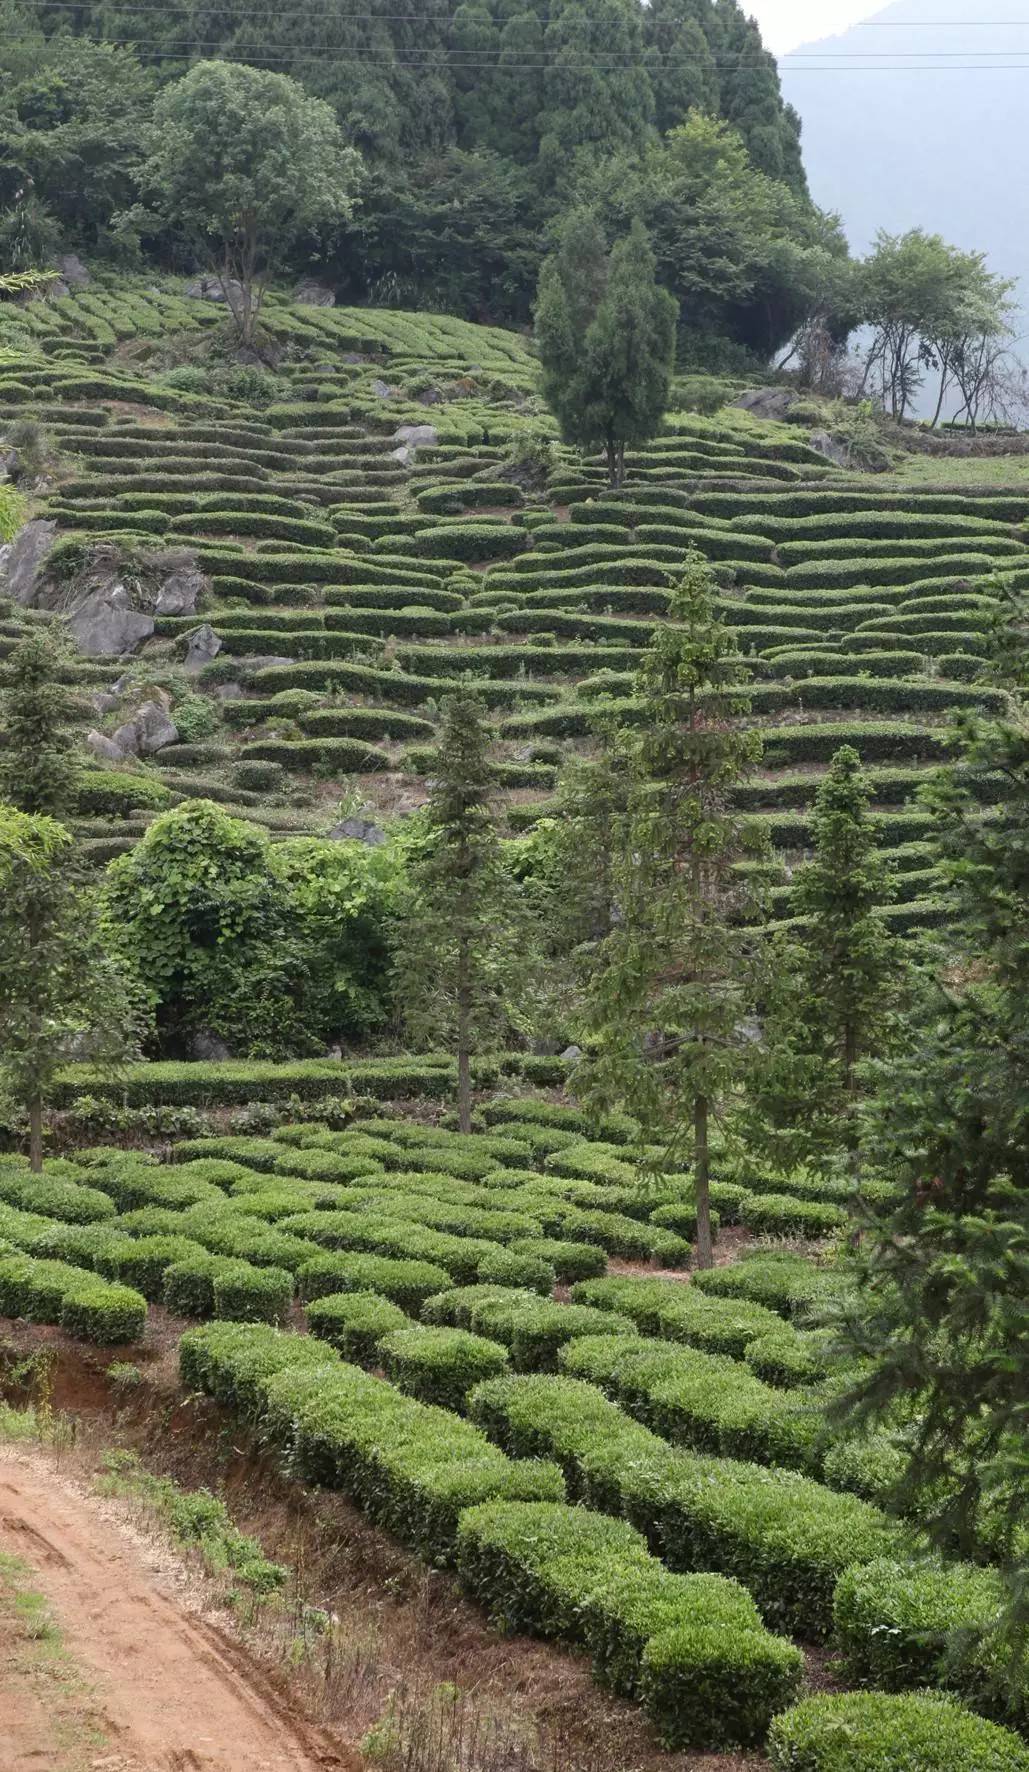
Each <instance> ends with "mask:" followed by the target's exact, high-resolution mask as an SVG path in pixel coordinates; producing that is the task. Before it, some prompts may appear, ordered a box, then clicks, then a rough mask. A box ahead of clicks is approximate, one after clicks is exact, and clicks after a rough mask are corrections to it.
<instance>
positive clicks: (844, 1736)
mask: <svg viewBox="0 0 1029 1772" xmlns="http://www.w3.org/2000/svg"><path fill="white" fill-rule="evenodd" d="M768 1753H769V1758H770V1759H771V1762H772V1765H773V1767H774V1768H775V1772H887V1769H888V1772H972V1768H973V1767H974V1769H975V1772H1029V1748H1027V1747H1026V1745H1025V1743H1024V1742H1022V1741H1020V1740H1019V1739H1018V1737H1017V1736H1016V1735H1012V1734H1011V1733H1010V1732H1009V1731H1008V1730H1007V1729H1000V1728H998V1727H997V1725H996V1724H995V1723H988V1722H986V1721H985V1720H984V1719H983V1718H982V1717H977V1716H973V1715H972V1713H971V1711H967V1710H963V1709H962V1707H961V1706H960V1705H958V1704H955V1703H954V1702H953V1700H949V1699H947V1698H944V1697H943V1696H942V1695H940V1694H938V1693H928V1692H925V1693H919V1694H917V1695H914V1694H913V1695H911V1696H908V1697H896V1698H895V1697H890V1696H888V1695H887V1694H885V1693H882V1692H842V1693H821V1694H820V1695H818V1696H817V1697H814V1698H806V1699H804V1700H803V1701H802V1703H800V1704H798V1705H795V1706H794V1707H793V1709H792V1710H788V1711H786V1713H785V1714H784V1715H783V1716H779V1717H776V1718H775V1720H774V1721H773V1723H772V1726H771V1730H770V1731H769V1736H768Z"/></svg>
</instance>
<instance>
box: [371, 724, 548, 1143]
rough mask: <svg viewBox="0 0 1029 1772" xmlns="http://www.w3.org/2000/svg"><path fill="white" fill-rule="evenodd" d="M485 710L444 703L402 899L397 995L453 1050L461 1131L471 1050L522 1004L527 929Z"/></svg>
mask: <svg viewBox="0 0 1029 1772" xmlns="http://www.w3.org/2000/svg"><path fill="white" fill-rule="evenodd" d="M494 785H495V776H494V771H493V768H492V765H491V763H490V755H489V733H488V730H487V727H486V722H485V711H484V709H483V707H482V704H481V703H480V702H478V701H477V700H476V699H475V698H474V696H471V695H468V694H457V695H453V696H450V697H448V699H447V700H446V701H445V702H444V704H443V719H442V725H441V730H440V741H439V747H438V751H437V754H436V762H435V776H434V782H433V787H432V792H431V794H430V796H429V802H428V805H427V807H426V809H425V824H424V833H423V835H422V838H421V842H420V846H419V847H418V849H417V850H416V851H415V853H414V856H413V859H412V863H411V868H410V878H409V882H408V890H407V893H406V897H405V901H404V903H403V905H402V907H401V915H400V919H399V930H398V955H397V962H396V978H397V995H398V1001H399V1003H400V1005H401V1007H402V1011H403V1015H404V1018H405V1021H406V1023H407V1026H408V1028H409V1030H410V1032H411V1033H412V1034H413V1036H414V1037H415V1038H416V1039H418V1040H420V1041H424V1042H426V1043H428V1044H431V1045H437V1044H439V1043H441V1042H442V1043H446V1044H449V1045H451V1046H452V1047H453V1048H454V1049H455V1051H456V1056H457V1077H458V1084H457V1104H458V1119H459V1124H460V1129H461V1131H462V1132H470V1131H471V1112H472V1105H471V1104H472V1081H471V1066H472V1058H473V1056H474V1054H475V1052H476V1051H477V1050H479V1049H481V1048H482V1047H483V1046H484V1045H489V1044H490V1043H492V1042H493V1041H494V1040H495V1039H496V1038H497V1036H498V1035H499V1034H501V1033H502V1032H505V1031H506V1030H507V1028H508V1026H509V1025H510V1022H511V1020H512V1019H517V1017H518V1014H519V1008H520V1003H521V999H522V994H523V991H524V987H525V981H526V977H527V969H528V966H529V942H528V931H527V929H526V928H525V926H524V922H523V920H522V918H521V917H520V914H519V904H518V899H517V894H516V891H515V888H514V884H513V881H512V879H511V876H510V875H509V873H508V872H507V870H506V869H505V867H504V862H503V857H502V854H501V847H500V840H499V836H498V833H497V827H496V821H495V817H494V813H493V804H492V802H493V794H494Z"/></svg>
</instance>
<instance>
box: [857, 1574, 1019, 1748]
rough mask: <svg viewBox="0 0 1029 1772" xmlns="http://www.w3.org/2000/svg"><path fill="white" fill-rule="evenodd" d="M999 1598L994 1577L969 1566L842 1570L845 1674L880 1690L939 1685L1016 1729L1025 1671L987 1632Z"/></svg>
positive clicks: (999, 1584) (1000, 1603) (994, 1618)
mask: <svg viewBox="0 0 1029 1772" xmlns="http://www.w3.org/2000/svg"><path fill="white" fill-rule="evenodd" d="M1003 1604H1004V1586H1003V1583H1002V1581H1001V1579H1000V1576H999V1575H998V1574H997V1573H996V1571H995V1570H993V1569H981V1568H978V1567H977V1566H976V1565H974V1564H971V1563H951V1564H944V1565H940V1564H935V1563H919V1564H910V1563H898V1562H890V1561H887V1560H885V1559H879V1560H877V1561H874V1562H870V1563H866V1564H864V1565H863V1566H862V1567H858V1568H852V1569H848V1570H845V1571H844V1573H843V1575H842V1576H841V1577H840V1581H839V1584H838V1586H837V1589H836V1601H835V1608H834V1612H835V1623H836V1636H837V1640H838V1642H839V1645H840V1649H841V1651H842V1654H843V1661H844V1667H845V1671H846V1674H847V1677H848V1679H851V1680H854V1681H855V1682H856V1683H858V1684H860V1685H869V1686H878V1687H880V1688H881V1689H882V1690H883V1691H886V1692H900V1691H903V1690H904V1689H905V1688H910V1687H915V1686H923V1685H924V1686H943V1687H945V1688H948V1689H949V1690H951V1691H952V1692H955V1693H957V1694H959V1696H960V1697H962V1698H964V1699H967V1701H968V1702H969V1703H970V1704H972V1705H974V1707H975V1709H976V1710H981V1711H984V1712H985V1713H986V1714H987V1715H989V1716H993V1717H995V1718H996V1719H997V1720H998V1721H1000V1722H1008V1723H1011V1724H1012V1726H1013V1727H1015V1728H1019V1729H1022V1730H1024V1729H1025V1727H1026V1724H1027V1723H1029V1672H1027V1669H1026V1666H1025V1663H1024V1661H1023V1660H1020V1659H1016V1657H1015V1656H1014V1655H1013V1654H1012V1651H1011V1650H1010V1648H1005V1647H1004V1645H1003V1642H1002V1640H1001V1639H1000V1638H999V1637H998V1636H997V1635H996V1626H997V1623H998V1619H999V1617H1000V1614H1001V1611H1002V1609H1003Z"/></svg>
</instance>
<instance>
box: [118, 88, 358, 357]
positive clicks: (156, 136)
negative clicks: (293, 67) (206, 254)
mask: <svg viewBox="0 0 1029 1772" xmlns="http://www.w3.org/2000/svg"><path fill="white" fill-rule="evenodd" d="M145 149H146V158H145V160H144V162H143V165H142V168H141V171H140V182H141V186H142V189H143V191H144V194H145V195H147V196H148V197H149V198H150V199H151V201H152V202H153V204H154V206H155V209H156V212H157V213H158V215H159V216H160V217H161V218H162V220H164V221H166V222H170V223H171V224H172V225H173V226H175V227H177V228H180V229H181V230H182V231H183V233H184V234H185V235H186V237H187V238H188V239H191V240H195V241H198V242H202V243H204V244H205V245H207V246H210V247H213V248H214V250H215V252H216V254H217V258H218V263H219V272H220V274H221V276H222V278H223V280H224V286H225V288H226V291H227V292H228V289H229V286H230V284H229V280H230V279H235V280H236V281H237V282H238V284H239V289H240V296H239V299H238V301H233V302H230V303H229V306H230V311H231V313H232V315H233V319H234V320H235V322H236V325H237V327H238V329H239V333H240V336H241V338H242V340H243V342H244V343H245V344H250V343H251V342H252V340H253V337H254V330H255V327H256V325H257V319H258V315H259V312H260V306H261V295H262V293H263V285H264V282H265V281H266V280H267V278H268V277H269V276H270V275H271V273H272V272H273V270H274V269H275V268H276V266H278V265H281V264H282V263H283V261H284V260H285V259H286V258H287V256H288V254H289V251H290V249H291V248H292V247H293V246H294V245H295V243H296V242H297V240H298V238H299V237H300V236H301V235H304V234H310V233H317V232H318V230H319V229H320V228H321V227H323V226H325V225H326V224H328V223H332V222H338V221H339V220H340V219H345V218H346V217H347V216H348V215H349V214H350V210H351V206H352V201H353V193H354V188H355V185H356V183H357V177H358V172H359V169H360V159H359V156H358V155H357V154H356V153H355V152H354V150H353V149H351V148H347V147H346V146H345V145H344V143H343V139H342V136H341V135H340V132H339V127H338V125H337V123H336V120H335V118H334V116H333V114H332V111H331V109H330V108H329V106H328V105H326V104H323V103H322V102H321V101H320V100H318V99H314V98H310V97H308V96H307V95H306V94H305V93H304V92H303V90H302V88H301V87H299V86H298V85H296V83H295V82H294V81H292V80H291V79H289V78H288V76H286V75H284V74H278V73H273V72H271V71H270V70H268V69H266V68H252V67H247V66H245V65H239V64H232V63H229V62H215V61H209V62H199V63H197V64H196V65H195V66H194V67H192V68H191V69H190V71H189V72H188V73H187V74H184V75H183V77H182V79H181V80H178V81H176V82H175V83H174V84H173V85H171V86H168V87H166V88H165V89H164V91H163V92H162V93H160V94H159V96H158V98H157V101H156V103H155V105H154V113H153V123H152V126H151V128H150V130H149V131H148V133H147V137H146V144H145ZM141 219H142V218H141Z"/></svg>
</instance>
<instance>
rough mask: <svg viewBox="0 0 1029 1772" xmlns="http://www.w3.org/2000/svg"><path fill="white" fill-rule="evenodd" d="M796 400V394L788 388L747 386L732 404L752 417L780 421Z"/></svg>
mask: <svg viewBox="0 0 1029 1772" xmlns="http://www.w3.org/2000/svg"><path fill="white" fill-rule="evenodd" d="M796 401H797V396H796V394H794V393H793V392H792V391H791V390H790V389H789V388H748V389H747V391H746V393H743V394H741V395H740V397H739V399H738V400H734V401H733V405H734V406H741V407H742V408H743V410H744V412H749V413H750V415H751V417H752V418H765V419H772V420H776V421H781V420H782V419H784V418H785V417H786V414H787V413H788V412H789V410H790V407H791V406H794V405H795V404H796Z"/></svg>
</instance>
